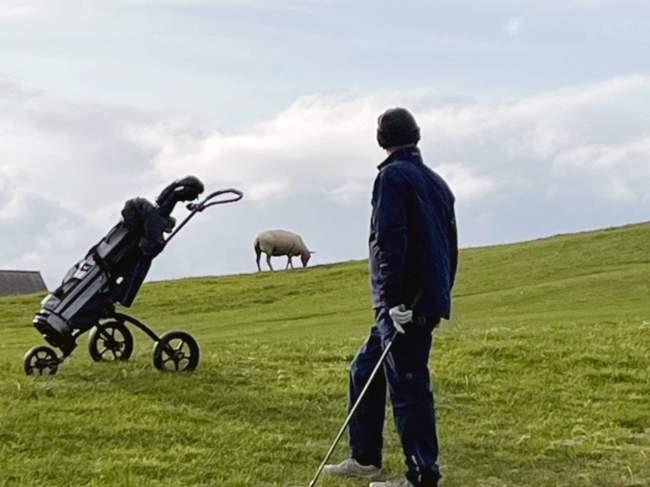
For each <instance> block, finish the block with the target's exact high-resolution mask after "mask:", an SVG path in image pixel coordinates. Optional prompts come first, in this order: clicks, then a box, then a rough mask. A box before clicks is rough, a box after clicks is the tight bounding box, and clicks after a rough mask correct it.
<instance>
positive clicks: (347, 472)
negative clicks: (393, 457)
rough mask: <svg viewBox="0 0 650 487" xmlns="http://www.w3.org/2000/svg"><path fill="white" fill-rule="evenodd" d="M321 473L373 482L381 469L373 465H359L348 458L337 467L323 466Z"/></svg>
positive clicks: (379, 474)
mask: <svg viewBox="0 0 650 487" xmlns="http://www.w3.org/2000/svg"><path fill="white" fill-rule="evenodd" d="M323 473H326V474H329V475H335V476H337V477H350V478H358V479H369V480H374V479H378V478H379V477H380V476H381V469H380V468H377V467H375V466H374V465H361V464H360V463H359V462H357V461H356V460H355V459H354V458H348V459H347V460H343V461H342V462H341V463H339V464H338V465H325V468H324V469H323Z"/></svg>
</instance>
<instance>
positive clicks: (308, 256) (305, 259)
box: [300, 250, 315, 267]
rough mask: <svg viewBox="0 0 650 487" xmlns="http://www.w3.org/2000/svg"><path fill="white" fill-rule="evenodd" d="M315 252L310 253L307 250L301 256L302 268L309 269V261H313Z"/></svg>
mask: <svg viewBox="0 0 650 487" xmlns="http://www.w3.org/2000/svg"><path fill="white" fill-rule="evenodd" d="M314 253H315V252H310V251H309V250H306V251H304V252H302V253H301V254H300V260H301V261H302V266H303V267H307V263H308V262H309V259H311V254H314Z"/></svg>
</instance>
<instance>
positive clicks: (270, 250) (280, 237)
mask: <svg viewBox="0 0 650 487" xmlns="http://www.w3.org/2000/svg"><path fill="white" fill-rule="evenodd" d="M254 247H255V254H256V255H257V270H258V272H262V267H261V266H260V258H261V256H262V252H264V253H265V254H266V263H267V264H268V265H269V269H271V270H273V266H272V265H271V257H278V256H281V255H286V256H287V257H288V260H287V267H286V268H287V269H288V268H289V266H291V268H292V269H293V262H292V261H291V259H292V258H293V257H297V256H300V260H302V266H303V267H307V262H309V258H310V257H311V254H313V253H314V252H311V251H310V250H309V249H308V248H307V246H306V245H305V242H303V240H302V238H301V237H300V236H299V235H296V234H295V233H291V232H287V231H286V230H266V231H265V232H262V233H260V234H259V235H258V236H257V237H256V238H255V245H254Z"/></svg>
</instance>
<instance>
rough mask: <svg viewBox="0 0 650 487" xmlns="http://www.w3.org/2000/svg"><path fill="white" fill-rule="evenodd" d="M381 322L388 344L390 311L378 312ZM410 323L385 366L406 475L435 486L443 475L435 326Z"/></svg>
mask: <svg viewBox="0 0 650 487" xmlns="http://www.w3.org/2000/svg"><path fill="white" fill-rule="evenodd" d="M377 323H378V327H379V329H380V330H381V334H382V338H383V340H384V343H385V342H386V340H387V339H388V338H389V337H390V336H392V333H393V330H394V328H393V326H392V321H391V319H390V316H389V315H388V310H379V311H378V313H377ZM409 326H410V328H409V331H408V333H406V334H404V335H398V336H397V337H396V339H395V342H394V343H393V346H392V349H391V351H390V353H389V354H388V357H386V362H385V364H384V369H385V374H386V378H387V381H388V388H389V390H390V394H391V401H392V404H393V415H394V419H395V425H396V427H397V432H398V434H399V437H400V440H401V442H402V448H403V450H404V455H405V457H406V465H407V467H408V472H407V475H406V476H407V478H408V479H409V481H410V482H411V483H412V484H413V485H415V486H416V487H435V486H436V485H437V482H438V480H439V479H440V477H441V476H440V471H439V469H438V464H437V462H438V435H437V431H436V416H435V409H434V402H433V393H432V392H431V383H430V377H429V367H428V361H429V354H430V351H431V345H432V341H433V339H432V330H433V325H430V324H425V325H416V324H413V323H412V324H410V325H409Z"/></svg>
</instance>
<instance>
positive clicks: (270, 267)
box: [266, 254, 273, 270]
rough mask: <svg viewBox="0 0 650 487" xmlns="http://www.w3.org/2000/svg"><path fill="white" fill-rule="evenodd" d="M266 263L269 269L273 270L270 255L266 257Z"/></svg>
mask: <svg viewBox="0 0 650 487" xmlns="http://www.w3.org/2000/svg"><path fill="white" fill-rule="evenodd" d="M266 263H267V264H268V265H269V269H271V270H273V266H272V265H271V255H270V254H267V255H266Z"/></svg>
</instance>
